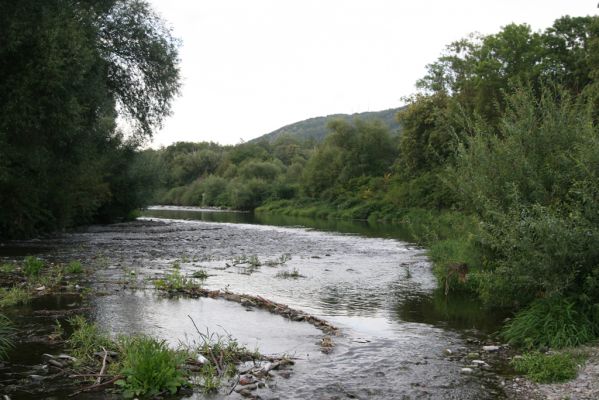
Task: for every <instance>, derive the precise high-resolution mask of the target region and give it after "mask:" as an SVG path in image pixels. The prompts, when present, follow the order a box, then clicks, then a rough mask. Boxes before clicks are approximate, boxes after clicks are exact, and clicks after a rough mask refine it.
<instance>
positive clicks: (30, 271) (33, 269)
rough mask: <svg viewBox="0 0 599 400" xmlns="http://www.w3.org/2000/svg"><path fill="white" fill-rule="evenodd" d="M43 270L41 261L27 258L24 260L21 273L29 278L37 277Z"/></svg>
mask: <svg viewBox="0 0 599 400" xmlns="http://www.w3.org/2000/svg"><path fill="white" fill-rule="evenodd" d="M43 268H44V262H43V261H42V260H41V259H39V258H37V257H33V256H29V257H26V258H25V262H24V264H23V273H24V274H25V275H27V276H29V277H32V276H38V275H39V274H40V272H41V271H42V269H43Z"/></svg>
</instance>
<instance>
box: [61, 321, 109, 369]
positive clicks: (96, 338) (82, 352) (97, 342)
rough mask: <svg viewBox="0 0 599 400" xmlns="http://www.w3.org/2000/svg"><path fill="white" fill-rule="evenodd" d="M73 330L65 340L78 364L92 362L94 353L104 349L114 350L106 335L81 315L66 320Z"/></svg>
mask: <svg viewBox="0 0 599 400" xmlns="http://www.w3.org/2000/svg"><path fill="white" fill-rule="evenodd" d="M68 322H69V324H70V325H71V327H72V328H73V333H72V334H71V336H70V337H69V339H68V340H67V344H68V346H69V348H70V350H71V352H72V354H73V356H74V357H75V358H77V360H78V362H79V363H82V364H88V363H91V362H93V361H94V353H95V352H97V351H100V350H102V347H104V348H110V349H113V348H114V343H113V342H112V341H111V340H110V338H109V337H108V335H107V334H106V333H105V332H103V331H101V330H100V328H99V327H98V326H97V325H96V324H94V323H90V322H88V321H87V320H86V319H85V318H84V317H82V316H81V315H77V316H75V317H73V318H70V319H69V320H68Z"/></svg>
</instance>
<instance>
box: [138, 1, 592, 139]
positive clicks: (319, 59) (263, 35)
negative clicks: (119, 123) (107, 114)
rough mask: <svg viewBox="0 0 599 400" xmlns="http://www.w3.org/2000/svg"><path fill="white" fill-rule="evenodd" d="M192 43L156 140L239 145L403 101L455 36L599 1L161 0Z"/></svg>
mask: <svg viewBox="0 0 599 400" xmlns="http://www.w3.org/2000/svg"><path fill="white" fill-rule="evenodd" d="M150 3H151V4H153V6H154V9H155V10H156V11H158V13H159V14H161V15H162V17H163V18H164V19H165V20H167V22H168V24H169V25H170V26H171V27H172V28H173V31H174V34H175V36H177V37H179V38H180V39H181V40H182V42H183V45H182V48H181V54H180V56H181V71H182V78H183V89H182V93H181V96H180V97H179V98H178V99H176V100H175V102H174V108H173V111H174V113H173V115H172V116H171V117H169V118H168V119H167V120H166V121H165V124H164V128H163V129H162V130H161V131H160V132H158V133H157V134H156V135H155V136H154V141H153V143H152V147H159V146H162V145H169V144H171V143H173V142H176V141H196V142H199V141H215V142H218V143H221V144H234V143H238V142H239V141H240V140H241V139H243V140H246V141H247V140H249V139H252V138H255V137H257V136H260V135H262V134H265V133H268V132H270V131H273V130H275V129H277V128H280V127H282V126H284V125H287V124H290V123H293V122H296V121H300V120H303V119H306V118H311V117H316V116H321V115H328V114H335V113H355V112H362V111H377V110H383V109H388V108H394V107H399V106H400V105H402V100H401V98H402V97H403V96H407V95H410V94H411V93H413V92H414V91H415V87H414V83H415V82H416V80H417V79H418V78H420V77H422V76H423V75H424V73H425V66H426V64H428V63H431V62H433V61H435V60H436V58H437V57H438V56H439V55H440V54H441V52H442V51H443V49H444V47H445V45H447V44H449V43H450V42H452V41H454V40H457V39H461V38H463V37H465V36H467V35H468V34H469V33H472V32H480V33H483V34H490V33H496V32H497V31H498V30H499V29H500V27H502V26H504V25H506V24H509V23H511V22H516V23H528V24H529V25H531V26H532V28H533V29H535V30H539V29H544V28H546V27H548V26H549V25H551V24H552V23H553V21H554V20H555V19H556V18H559V17H560V16H563V15H566V14H568V15H572V16H582V15H589V14H596V13H597V11H598V9H597V0H495V1H487V0H453V1H432V0H428V1H427V0H410V1H405V0H251V1H250V0H150Z"/></svg>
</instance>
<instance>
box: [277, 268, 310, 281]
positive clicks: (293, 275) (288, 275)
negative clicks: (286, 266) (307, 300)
mask: <svg viewBox="0 0 599 400" xmlns="http://www.w3.org/2000/svg"><path fill="white" fill-rule="evenodd" d="M275 276H276V277H277V278H284V279H298V278H305V276H304V275H302V274H300V272H299V270H298V269H297V268H293V269H292V270H291V271H279V272H277V274H276V275H275Z"/></svg>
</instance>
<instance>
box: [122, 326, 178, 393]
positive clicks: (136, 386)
mask: <svg viewBox="0 0 599 400" xmlns="http://www.w3.org/2000/svg"><path fill="white" fill-rule="evenodd" d="M119 349H120V350H121V355H122V361H121V367H120V369H119V374H120V375H122V376H123V379H120V380H118V381H116V382H115V384H116V385H118V386H120V387H121V388H122V389H123V396H124V397H125V398H133V397H137V396H144V397H153V396H156V395H158V394H160V393H162V392H169V393H170V394H175V393H176V392H177V390H178V389H179V388H180V387H181V386H183V385H185V384H186V383H187V377H186V373H185V371H184V370H183V368H182V367H183V365H184V364H185V359H186V358H187V354H186V353H184V352H181V351H176V350H172V349H170V348H169V347H168V345H167V344H166V342H165V341H164V340H156V339H154V338H151V337H148V336H143V335H142V336H136V337H131V338H127V337H125V338H121V339H120V340H119Z"/></svg>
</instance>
